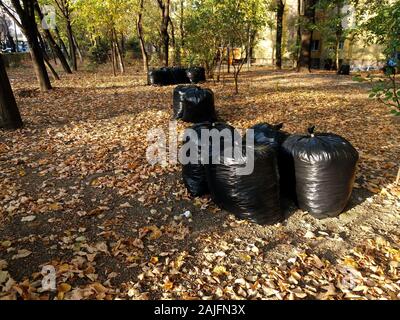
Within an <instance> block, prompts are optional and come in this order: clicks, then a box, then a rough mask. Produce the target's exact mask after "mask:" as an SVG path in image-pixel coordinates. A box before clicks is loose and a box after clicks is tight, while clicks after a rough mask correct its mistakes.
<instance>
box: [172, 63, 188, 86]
mask: <svg viewBox="0 0 400 320" xmlns="http://www.w3.org/2000/svg"><path fill="white" fill-rule="evenodd" d="M171 72H172V78H173V83H174V84H185V83H190V80H189V78H188V76H187V74H186V69H184V68H179V67H174V68H172V70H171Z"/></svg>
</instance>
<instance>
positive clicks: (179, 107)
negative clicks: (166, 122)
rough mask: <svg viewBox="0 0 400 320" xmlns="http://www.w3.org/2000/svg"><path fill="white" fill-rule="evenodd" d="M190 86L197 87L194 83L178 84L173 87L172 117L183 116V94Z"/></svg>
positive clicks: (180, 117)
mask: <svg viewBox="0 0 400 320" xmlns="http://www.w3.org/2000/svg"><path fill="white" fill-rule="evenodd" d="M190 88H198V89H201V88H200V87H198V86H195V85H179V86H177V87H176V88H175V89H174V92H173V110H174V116H173V117H174V119H182V117H183V110H184V107H185V94H186V91H187V90H189V89H190Z"/></svg>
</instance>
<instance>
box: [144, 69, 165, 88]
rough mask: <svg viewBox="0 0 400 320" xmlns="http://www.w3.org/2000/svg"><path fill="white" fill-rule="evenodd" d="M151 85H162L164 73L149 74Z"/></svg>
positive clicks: (152, 71) (157, 71) (150, 72)
mask: <svg viewBox="0 0 400 320" xmlns="http://www.w3.org/2000/svg"><path fill="white" fill-rule="evenodd" d="M148 79H149V84H150V85H153V86H158V85H162V83H163V79H164V72H162V71H160V70H151V71H149V74H148Z"/></svg>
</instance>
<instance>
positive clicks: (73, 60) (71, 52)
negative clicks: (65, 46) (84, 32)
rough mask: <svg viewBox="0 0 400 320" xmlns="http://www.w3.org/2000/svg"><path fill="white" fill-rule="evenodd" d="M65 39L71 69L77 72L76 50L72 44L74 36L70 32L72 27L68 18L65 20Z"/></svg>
mask: <svg viewBox="0 0 400 320" xmlns="http://www.w3.org/2000/svg"><path fill="white" fill-rule="evenodd" d="M67 37H68V43H69V55H70V58H71V63H72V69H73V70H74V71H78V62H77V60H76V48H75V43H74V34H73V32H72V25H71V20H70V18H67Z"/></svg>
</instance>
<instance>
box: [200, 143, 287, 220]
mask: <svg viewBox="0 0 400 320" xmlns="http://www.w3.org/2000/svg"><path fill="white" fill-rule="evenodd" d="M251 148H253V147H251ZM253 150H254V171H253V172H252V173H251V174H249V175H239V174H238V170H240V169H242V168H243V167H244V166H245V162H246V161H247V160H248V159H247V157H248V154H246V147H245V146H244V147H243V154H242V157H239V159H235V158H233V157H229V156H228V158H226V157H225V155H224V154H223V151H224V150H221V155H220V157H221V163H220V164H211V165H209V166H207V167H206V172H207V180H208V186H209V190H210V194H211V197H212V199H213V201H214V202H215V203H216V204H217V205H218V206H219V207H221V208H222V209H225V210H227V211H228V212H230V213H233V214H234V215H235V216H236V217H237V218H239V219H246V220H250V221H252V222H255V223H258V224H274V223H277V222H279V221H281V220H282V214H281V209H280V199H279V174H278V166H277V159H276V153H275V150H274V149H273V148H272V147H269V146H264V145H257V146H255V147H254V148H253Z"/></svg>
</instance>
